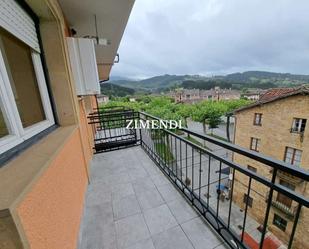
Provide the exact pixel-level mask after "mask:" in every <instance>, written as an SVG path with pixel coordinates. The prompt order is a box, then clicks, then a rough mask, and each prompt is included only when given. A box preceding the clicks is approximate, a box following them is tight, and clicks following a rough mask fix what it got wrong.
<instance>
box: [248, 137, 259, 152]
mask: <svg viewBox="0 0 309 249" xmlns="http://www.w3.org/2000/svg"><path fill="white" fill-rule="evenodd" d="M260 141H261V140H260V139H258V138H254V137H252V138H251V144H250V149H251V150H255V151H259V150H260Z"/></svg>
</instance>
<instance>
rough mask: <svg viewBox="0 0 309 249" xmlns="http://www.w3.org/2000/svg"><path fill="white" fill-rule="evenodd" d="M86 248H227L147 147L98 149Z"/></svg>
mask: <svg viewBox="0 0 309 249" xmlns="http://www.w3.org/2000/svg"><path fill="white" fill-rule="evenodd" d="M91 171H92V173H91V179H90V181H91V184H90V185H89V188H88V192H87V195H86V204H85V205H86V207H85V213H84V218H83V223H82V231H81V243H80V247H79V248H80V249H85V248H87V249H88V248H89V249H97V248H100V249H102V248H143V249H151V248H171V249H175V248H192V249H193V248H201V244H204V245H207V248H209V249H212V248H217V249H224V248H227V247H226V246H225V245H224V240H223V239H222V238H220V237H219V236H217V235H216V233H215V232H214V231H213V229H212V228H211V227H210V226H209V225H207V224H206V222H205V221H204V220H203V219H202V218H201V217H200V214H199V213H198V211H197V210H195V209H194V208H193V207H192V205H191V204H190V203H189V202H187V201H186V200H185V198H184V197H183V196H182V194H181V192H179V191H177V189H176V188H175V187H174V186H173V184H172V183H171V182H170V181H169V180H168V178H167V177H166V176H164V174H163V173H162V172H161V171H160V170H159V168H158V167H157V166H156V165H155V163H154V162H153V161H152V160H151V159H150V158H149V157H148V155H147V154H146V153H145V152H144V151H143V149H142V148H141V147H132V148H127V149H123V150H120V151H112V152H107V153H102V154H97V155H96V156H95V158H94V159H93V162H92V166H91Z"/></svg>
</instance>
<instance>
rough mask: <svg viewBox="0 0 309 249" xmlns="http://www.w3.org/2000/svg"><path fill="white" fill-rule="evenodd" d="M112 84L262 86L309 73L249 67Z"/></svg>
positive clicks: (302, 80)
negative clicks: (240, 70) (225, 72)
mask: <svg viewBox="0 0 309 249" xmlns="http://www.w3.org/2000/svg"><path fill="white" fill-rule="evenodd" d="M111 83H112V84H116V85H119V86H124V87H127V88H132V89H135V90H138V91H145V90H147V91H152V92H160V91H166V90H169V89H172V88H176V87H183V88H199V89H210V88H213V87H214V86H220V87H221V88H233V89H243V88H261V89H268V88H273V87H289V86H297V85H302V84H309V75H297V74H290V73H272V72H263V71H248V72H243V73H233V74H228V75H225V76H213V77H205V76H200V75H169V74H165V75H160V76H156V77H152V78H148V79H144V80H125V79H121V80H114V81H111Z"/></svg>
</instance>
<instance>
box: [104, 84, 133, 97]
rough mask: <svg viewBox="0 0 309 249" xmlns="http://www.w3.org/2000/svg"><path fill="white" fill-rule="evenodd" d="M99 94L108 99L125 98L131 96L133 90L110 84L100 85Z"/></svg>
mask: <svg viewBox="0 0 309 249" xmlns="http://www.w3.org/2000/svg"><path fill="white" fill-rule="evenodd" d="M101 92H102V93H104V94H105V95H107V96H109V97H125V96H127V95H133V94H134V93H135V90H134V89H132V88H128V87H123V86H118V85H114V84H110V83H102V84H101Z"/></svg>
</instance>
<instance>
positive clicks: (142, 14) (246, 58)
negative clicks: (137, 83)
mask: <svg viewBox="0 0 309 249" xmlns="http://www.w3.org/2000/svg"><path fill="white" fill-rule="evenodd" d="M308 13H309V1H308V0H297V1H295V0H271V1H269V0H250V1H248V0H233V1H232V0H192V1H188V0H136V2H135V6H134V8H133V11H132V14H131V17H130V19H129V23H128V26H127V29H126V31H125V34H124V37H123V40H122V43H121V45H120V48H119V52H120V55H121V61H120V64H117V65H115V66H114V68H113V71H112V74H113V75H118V76H124V77H133V78H135V77H149V76H154V75H159V74H165V73H169V74H204V75H211V74H225V73H231V72H235V71H246V70H268V71H276V72H291V73H301V74H309V70H308V69H309V31H308V26H309V15H308Z"/></svg>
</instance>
